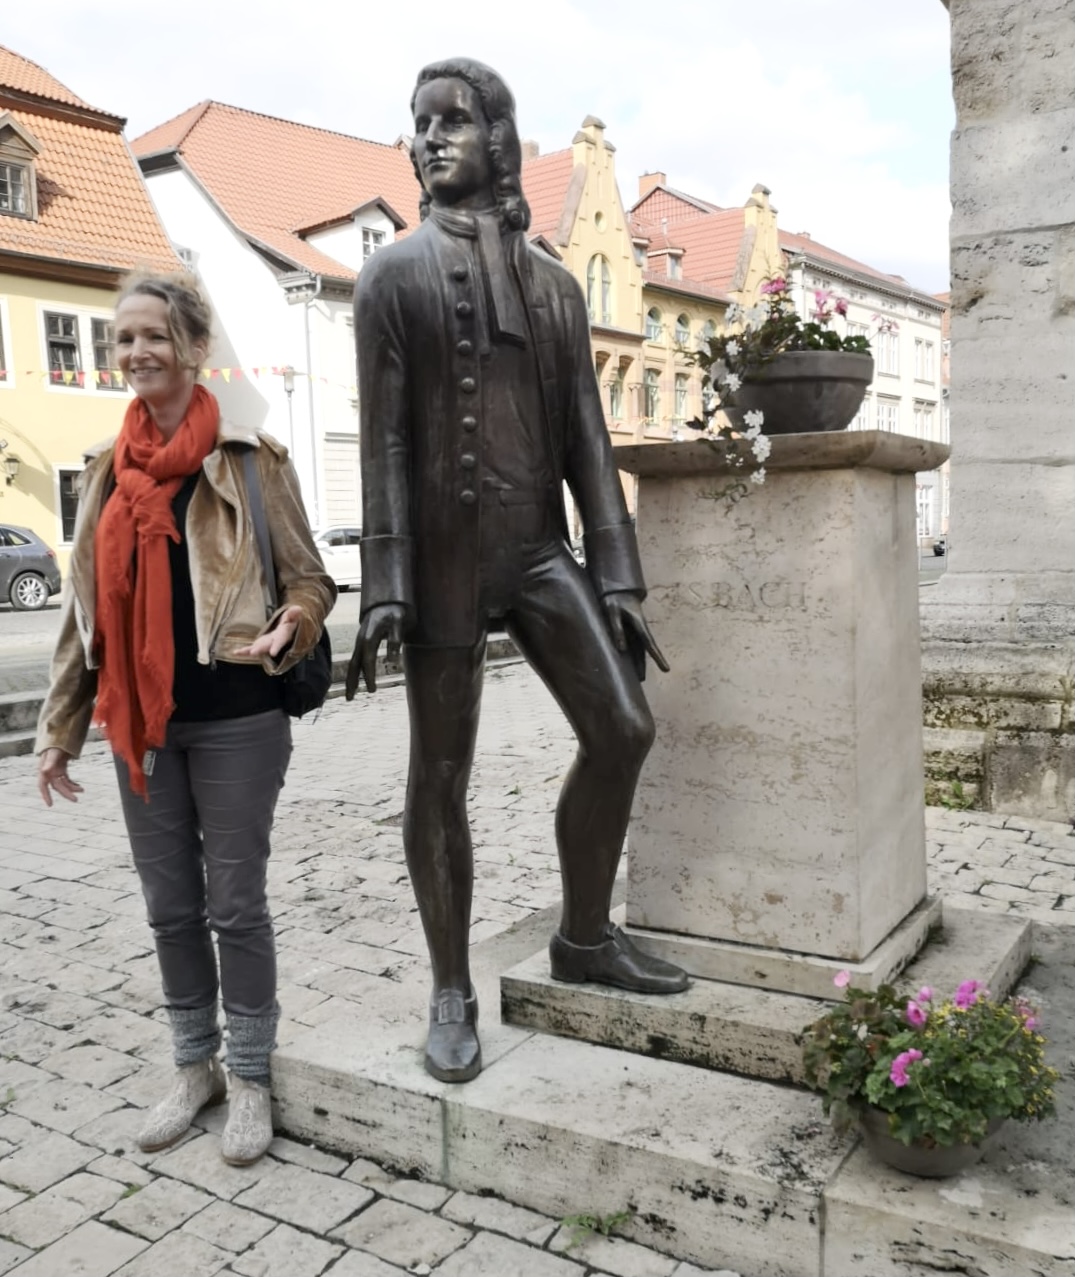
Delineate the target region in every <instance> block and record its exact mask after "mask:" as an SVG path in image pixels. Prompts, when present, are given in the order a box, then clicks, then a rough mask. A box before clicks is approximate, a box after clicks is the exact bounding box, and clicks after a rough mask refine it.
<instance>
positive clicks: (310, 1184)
mask: <svg viewBox="0 0 1075 1277" xmlns="http://www.w3.org/2000/svg"><path fill="white" fill-rule="evenodd" d="M234 1200H235V1205H236V1206H242V1207H245V1208H246V1209H247V1210H256V1211H260V1212H261V1213H262V1214H263V1215H272V1216H273V1218H275V1219H281V1220H284V1221H286V1222H287V1223H289V1224H296V1225H298V1226H299V1227H301V1228H308V1229H312V1230H313V1231H314V1232H317V1233H327V1232H328V1231H329V1230H330V1229H332V1228H335V1227H336V1225H337V1224H340V1223H342V1222H343V1221H344V1220H345V1219H350V1217H351V1216H352V1215H353V1214H354V1213H355V1212H356V1211H359V1210H361V1209H362V1208H363V1207H364V1206H367V1205H368V1204H369V1203H370V1202H372V1201H373V1194H372V1193H371V1192H370V1191H369V1190H368V1189H365V1188H361V1187H359V1185H357V1184H349V1183H348V1182H347V1181H346V1180H343V1179H340V1178H339V1177H337V1176H332V1175H321V1174H319V1173H318V1172H317V1171H308V1170H306V1169H304V1168H303V1167H301V1166H280V1167H278V1168H277V1169H276V1171H275V1172H274V1173H273V1174H272V1175H268V1176H266V1177H265V1178H264V1179H262V1180H260V1181H259V1182H258V1183H257V1184H255V1185H253V1187H251V1188H248V1189H246V1190H245V1191H244V1192H242V1193H240V1194H239V1195H238V1196H237V1197H236V1198H235V1199H234Z"/></svg>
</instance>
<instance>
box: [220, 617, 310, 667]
mask: <svg viewBox="0 0 1075 1277" xmlns="http://www.w3.org/2000/svg"><path fill="white" fill-rule="evenodd" d="M301 620H302V608H301V607H289V608H287V609H286V611H283V612H281V613H280V618H279V620H278V621H277V622H276V624H275V625H274V626H273V628H272V629H271V630H270V631H269V632H268V633H267V634H262V635H260V636H259V637H258V638H256V639H255V640H254V641H253V643H251V644H250V646H249V647H239V648H236V649H235V654H236V656H271V657H273V658H274V659H275V658H276V657H278V656H279V655H280V653H281V652H282V651H283V650H284V648H285V647H287V646H288V645H289V644H290V642H291V640H292V639H293V638H294V637H295V631H296V630H297V629H298V628H299V622H300V621H301Z"/></svg>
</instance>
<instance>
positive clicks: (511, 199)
mask: <svg viewBox="0 0 1075 1277" xmlns="http://www.w3.org/2000/svg"><path fill="white" fill-rule="evenodd" d="M411 111H412V112H413V113H414V117H415V140H414V143H413V144H412V146H411V162H412V164H413V165H414V171H415V175H416V176H417V178H418V181H419V182H420V183H421V186H422V195H421V197H420V199H419V212H420V215H421V216H422V217H423V218H424V217H425V216H426V214H427V213H428V211H429V205H430V203H431V202H432V201H433V200H434V199H435V200H436V201H437V203H445V204H456V205H459V204H466V203H469V204H470V205H471V206H474V207H476V206H478V205H479V204H480V202H481V201H482V200H483V199H484V198H486V197H488V198H491V199H492V201H493V203H495V205H496V207H497V210H498V211H499V213H500V217H501V220H502V222H503V224H504V226H505V227H506V228H507V229H509V230H520V231H524V230H526V229H527V227H529V225H530V208H529V205H528V204H527V202H526V200H525V199H524V198H523V190H522V180H521V172H522V147H521V145H520V143H519V133H518V130H517V128H516V126H515V99H514V98H513V97H512V94H511V90H510V89H509V88H508V86H507V85H506V84H505V83H504V81H503V80H502V79H501V78H500V76H499V75H497V73H496V72H495V71H494V70H493V69H492V68H491V67H487V66H486V65H485V64H484V63H483V62H477V61H475V60H474V59H473V58H449V59H447V60H445V61H443V62H433V63H430V65H429V66H426V67H423V68H422V70H421V71H420V72H419V73H418V82H417V84H416V85H415V89H414V93H413V95H412V97H411ZM453 111H454V112H455V123H454V129H453V130H452V137H451V139H450V140H448V141H444V140H443V138H442V136H441V132H440V130H441V127H442V121H441V118H440V117H441V116H443V115H445V114H447V115H451V114H452V112H453ZM430 124H433V125H434V129H433V132H432V133H429V132H428V131H427V130H428V128H429V125H430ZM421 126H425V128H424V129H423V127H421ZM438 152H440V154H438ZM431 161H432V162H431Z"/></svg>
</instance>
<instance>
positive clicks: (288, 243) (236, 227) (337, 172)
mask: <svg viewBox="0 0 1075 1277" xmlns="http://www.w3.org/2000/svg"><path fill="white" fill-rule="evenodd" d="M131 147H132V150H133V151H134V153H135V156H136V157H137V159H138V162H139V164H140V166H141V169H142V172H143V174H144V175H145V179H146V184H147V186H148V188H149V193H150V195H151V196H152V198H153V202H154V204H155V205H156V208H157V211H158V213H159V215H160V218H161V221H162V222H163V224H164V227H165V230H166V231H167V233H168V236H169V238H170V239H171V241H172V243H173V245H174V246H175V248H176V250H177V251H178V253H179V255H180V257H181V258H182V259H183V260H184V261H185V262H186V263H187V264H188V266H189V267H190V268H191V270H193V271H194V272H195V273H196V274H197V275H198V277H199V278H200V280H201V281H202V284H203V286H204V288H205V290H206V292H207V294H208V297H209V300H210V302H211V304H212V307H213V311H214V317H215V332H214V344H213V348H212V350H211V352H210V357H209V365H208V369H207V375H208V384H209V386H210V388H211V389H212V390H213V392H214V393H215V394H216V395H217V396H218V398H219V399H220V401H221V407H222V409H223V411H224V412H225V413H226V414H227V415H228V416H231V417H234V418H235V419H237V420H243V421H246V422H250V423H251V424H253V425H257V426H263V427H264V428H265V429H267V430H269V431H270V432H271V433H272V434H274V435H276V436H277V438H279V439H281V440H282V441H283V442H284V443H286V444H287V446H288V448H289V449H290V451H291V453H292V455H293V457H294V460H295V465H296V467H297V469H298V473H299V478H300V480H301V483H302V490H303V496H304V499H305V501H306V505H307V511H308V513H309V517H310V520H311V522H312V523H313V524H314V525H315V526H321V527H324V526H326V525H328V524H334V523H344V524H358V523H360V522H361V500H360V488H359V465H358V415H357V411H356V409H357V403H358V399H357V390H356V387H355V355H354V339H353V333H352V326H351V304H352V297H353V293H354V286H355V280H356V278H357V276H358V273H359V271H360V270H361V269H362V263H363V262H364V261H365V260H366V258H368V257H369V256H370V255H371V254H372V253H374V252H376V251H377V249H378V248H380V247H382V246H383V245H384V244H387V243H390V242H391V241H392V240H393V239H395V238H396V237H397V236H399V235H401V234H405V233H406V231H407V229H408V228H409V227H413V226H415V225H416V224H417V221H418V185H417V182H416V181H415V177H414V171H413V169H412V167H411V162H410V159H409V157H408V154H407V149H406V147H405V146H404V145H402V144H401V143H397V144H395V145H392V146H387V145H383V144H381V143H377V142H368V141H365V140H363V139H361V138H355V137H348V136H346V135H344V134H341V133H333V132H330V131H328V130H326V129H317V128H311V127H309V126H308V125H304V124H297V123H294V122H292V121H289V120H279V119H275V118H273V117H271V116H266V115H259V114H257V113H255V112H253V111H245V110H242V109H240V108H238V107H233V106H225V105H223V104H221V103H219V102H202V103H199V105H197V106H195V107H192V108H191V109H190V110H189V111H186V112H184V113H183V114H182V115H180V116H177V117H176V118H175V119H174V120H170V121H169V122H167V123H166V124H162V125H160V126H159V127H157V128H155V129H152V130H150V131H149V132H148V133H144V134H143V135H142V136H141V137H139V138H136V139H135V140H134V141H133V142H132V144H131Z"/></svg>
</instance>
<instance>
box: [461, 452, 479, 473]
mask: <svg viewBox="0 0 1075 1277" xmlns="http://www.w3.org/2000/svg"><path fill="white" fill-rule="evenodd" d="M459 464H460V465H461V466H462V467H463V469H464V470H473V469H474V467H475V466H476V465H477V464H478V458H477V457H476V456H475V455H474V453H473V452H464V453H463V455H462V456H461V457H460V458H459Z"/></svg>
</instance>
